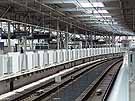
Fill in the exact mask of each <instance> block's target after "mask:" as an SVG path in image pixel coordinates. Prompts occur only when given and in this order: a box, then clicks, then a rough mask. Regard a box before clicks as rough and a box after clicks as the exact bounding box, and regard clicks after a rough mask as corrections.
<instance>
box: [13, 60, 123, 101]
mask: <svg viewBox="0 0 135 101" xmlns="http://www.w3.org/2000/svg"><path fill="white" fill-rule="evenodd" d="M119 61H122V59H121V58H114V59H106V60H102V61H98V62H94V63H91V64H90V65H86V67H85V68H84V67H77V68H75V69H73V70H72V71H70V72H67V73H65V74H63V75H61V77H62V81H61V82H60V83H56V82H55V80H54V79H52V80H50V81H49V82H48V83H46V84H45V85H43V86H41V87H39V88H38V89H34V90H32V91H30V92H27V93H26V94H20V96H19V97H17V98H12V100H11V101H40V100H42V101H54V100H56V101H70V100H71V99H72V100H71V101H75V100H76V101H83V99H82V100H81V99H80V98H79V97H81V98H82V95H85V94H86V91H85V89H86V88H87V89H88V87H89V85H90V84H91V83H92V84H93V82H95V79H96V78H98V77H100V78H102V77H101V74H103V73H104V70H106V72H108V71H109V70H110V68H112V67H111V66H110V65H112V64H113V65H115V64H114V63H115V62H116V63H118V62H119ZM106 72H105V73H106ZM94 73H97V74H96V76H95V77H89V76H90V74H91V76H92V75H94ZM84 77H85V78H86V77H88V80H87V81H89V82H88V83H86V82H84V84H85V83H86V85H84V87H82V88H83V89H81V90H80V92H79V93H78V94H77V95H75V96H72V97H71V98H70V99H68V98H67V99H64V97H65V96H66V94H65V95H63V92H64V90H66V89H67V88H68V87H69V88H70V87H71V86H74V84H78V81H79V80H80V81H81V80H83V79H84ZM100 80H101V79H100ZM97 81H98V80H97ZM101 81H102V80H101ZM82 84H83V83H82ZM95 85H97V84H95ZM76 88H77V87H76ZM93 88H95V89H96V88H97V87H95V86H93ZM83 91H84V92H83ZM92 91H93V92H95V91H94V90H93V89H92ZM69 92H70V91H69ZM71 92H72V90H71ZM75 92H76V91H75ZM108 92H109V91H108ZM64 93H66V92H64ZM73 93H74V92H73ZM84 93H85V94H84ZM87 93H88V94H89V92H87ZM86 95H87V94H86ZM105 95H107V94H104V97H105ZM78 96H79V97H78ZM93 96H94V93H93ZM83 98H84V99H85V98H87V99H89V97H87V96H83ZM93 98H94V97H93ZM78 99H80V100H78ZM90 101H91V100H90Z"/></svg>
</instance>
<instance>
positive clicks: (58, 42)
mask: <svg viewBox="0 0 135 101" xmlns="http://www.w3.org/2000/svg"><path fill="white" fill-rule="evenodd" d="M57 49H58V50H59V49H60V34H59V21H57Z"/></svg>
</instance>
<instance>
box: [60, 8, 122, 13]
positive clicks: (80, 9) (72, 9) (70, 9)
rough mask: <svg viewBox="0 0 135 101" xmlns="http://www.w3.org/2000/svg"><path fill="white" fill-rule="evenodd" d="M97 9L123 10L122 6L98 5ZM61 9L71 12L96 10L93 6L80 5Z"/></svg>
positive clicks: (61, 9)
mask: <svg viewBox="0 0 135 101" xmlns="http://www.w3.org/2000/svg"><path fill="white" fill-rule="evenodd" d="M97 9H99V10H121V9H120V7H98V8H97ZM58 10H60V11H69V12H72V11H84V10H90V11H92V10H94V9H93V7H85V8H83V7H80V8H60V9H58Z"/></svg>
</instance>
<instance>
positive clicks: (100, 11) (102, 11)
mask: <svg viewBox="0 0 135 101" xmlns="http://www.w3.org/2000/svg"><path fill="white" fill-rule="evenodd" d="M93 13H109V12H108V11H107V10H97V11H96V10H94V12H93Z"/></svg>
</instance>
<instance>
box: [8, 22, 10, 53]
mask: <svg viewBox="0 0 135 101" xmlns="http://www.w3.org/2000/svg"><path fill="white" fill-rule="evenodd" d="M10 36H11V29H10V22H8V52H10V51H11V42H10Z"/></svg>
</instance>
